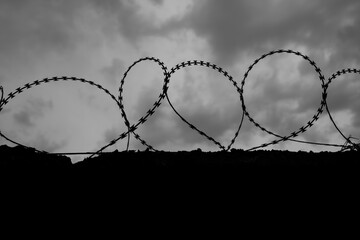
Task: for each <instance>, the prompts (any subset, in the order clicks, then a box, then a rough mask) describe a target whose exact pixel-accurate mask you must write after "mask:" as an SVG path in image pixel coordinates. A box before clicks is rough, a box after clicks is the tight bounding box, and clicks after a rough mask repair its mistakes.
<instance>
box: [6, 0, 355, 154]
mask: <svg viewBox="0 0 360 240" xmlns="http://www.w3.org/2000/svg"><path fill="white" fill-rule="evenodd" d="M359 10H360V2H359V1H357V0H226V1H220V0H181V1H179V0H133V1H132V0H127V1H125V0H101V1H100V0H75V1H70V0H0V31H1V34H0V85H2V86H3V88H4V92H5V95H7V94H8V93H9V92H11V91H14V90H15V89H16V88H17V87H21V86H23V85H24V84H26V83H28V82H32V81H34V80H37V79H39V80H40V79H43V78H45V77H54V76H74V77H79V78H85V79H87V80H90V81H94V82H96V83H98V84H101V85H102V86H104V87H105V88H107V89H109V91H110V92H111V93H112V94H114V95H115V96H118V88H119V86H120V80H121V78H122V75H123V73H124V72H125V71H126V69H127V68H128V67H129V66H130V65H131V64H132V63H133V62H134V61H136V60H137V59H139V58H142V57H146V56H153V57H156V58H159V59H160V60H161V61H163V62H164V63H165V64H166V66H167V67H168V68H171V67H173V66H174V65H176V64H177V63H180V62H182V61H187V60H194V59H196V60H204V61H210V62H212V63H215V64H217V65H219V66H221V67H222V68H224V69H225V70H227V71H228V72H229V74H231V75H232V76H233V78H234V80H235V81H237V82H238V84H239V85H240V83H241V81H242V79H243V75H244V73H245V72H246V70H247V67H248V66H249V65H251V64H252V62H253V61H254V60H255V59H257V58H258V57H260V56H261V55H262V54H264V53H267V52H269V51H271V50H276V49H283V48H284V49H293V50H296V51H301V52H302V53H304V54H306V55H308V56H309V57H310V58H311V59H313V60H314V61H315V62H316V63H317V65H318V66H319V67H320V68H321V69H322V71H323V74H324V75H325V78H326V79H327V78H328V77H330V76H331V74H332V73H334V72H336V71H338V70H340V69H343V68H348V67H351V68H359V66H360V45H359V44H358V42H359V41H360V31H359V28H358V26H359V25H358V23H359V21H360V19H359V14H358V12H359ZM359 77H360V76H358V75H355V74H347V75H344V76H342V77H340V78H337V79H336V80H335V81H334V82H333V83H332V84H331V85H330V87H329V90H328V92H329V97H328V104H329V108H330V109H331V111H332V114H333V117H334V119H335V121H336V122H337V123H338V126H339V127H340V128H341V130H343V132H344V134H345V135H350V134H351V135H352V136H354V137H360V131H359V126H360V104H359V103H360V102H359V101H358V99H359V95H360V82H359ZM162 84H163V73H162V70H161V68H160V67H159V65H158V64H156V63H155V62H151V61H147V62H141V63H140V64H138V65H136V66H135V67H134V68H133V69H132V70H131V71H130V72H129V74H128V77H127V78H126V80H125V85H124V91H125V93H124V104H125V110H126V112H127V115H128V118H129V121H130V122H132V123H135V122H136V121H137V120H138V119H139V118H140V117H141V116H142V115H144V114H145V113H146V111H147V109H149V108H150V107H151V106H152V104H153V103H154V102H155V101H156V100H157V97H158V95H159V94H160V93H161V90H162ZM321 92H322V89H321V83H320V80H319V79H318V78H317V74H316V72H315V70H314V67H312V66H311V65H310V64H309V63H308V62H307V61H305V60H304V59H302V58H301V57H299V56H296V55H290V54H277V55H273V56H271V57H268V58H266V59H264V60H263V61H261V62H260V63H259V64H257V65H256V66H255V67H254V69H253V70H252V71H251V72H250V74H249V77H248V79H247V80H246V83H245V86H244V99H245V103H246V106H247V109H248V111H249V113H250V115H251V116H252V117H253V118H254V119H255V120H256V121H257V122H258V123H260V124H261V125H262V126H263V127H265V128H267V129H268V130H270V131H272V132H274V133H277V134H281V135H287V134H289V133H291V132H292V131H295V130H297V129H298V128H299V127H301V126H302V125H304V124H305V123H306V122H308V121H309V120H311V118H312V116H313V115H314V114H315V112H316V110H317V108H318V107H319V106H320V101H321ZM168 94H169V98H170V99H171V102H172V103H173V104H174V106H175V108H176V109H177V110H178V111H179V112H180V113H181V114H182V115H183V116H184V117H185V118H186V119H187V120H188V121H189V122H191V123H193V124H194V125H196V126H197V127H198V128H200V129H201V130H203V131H204V132H206V133H207V134H208V135H209V136H211V137H213V138H215V139H216V140H217V141H219V142H221V143H223V144H224V145H228V144H229V143H230V140H231V138H232V137H233V135H234V132H235V130H236V129H237V126H238V124H239V120H240V117H241V114H242V109H241V104H240V100H239V95H238V93H237V91H236V89H235V88H234V87H233V86H232V85H231V83H230V82H229V80H228V79H227V78H225V77H223V76H222V75H221V74H219V73H218V72H215V71H213V70H210V69H208V68H204V67H187V68H183V69H181V70H179V71H177V72H176V73H175V74H174V75H173V76H172V78H171V80H170V84H169V91H168ZM0 119H1V120H0V129H1V131H2V132H3V133H5V134H6V135H7V136H8V137H10V138H11V139H13V140H15V141H19V142H21V143H23V144H25V145H28V146H31V147H36V148H38V149H41V150H46V151H51V152H77V151H94V150H97V149H99V148H100V147H101V146H103V145H105V144H106V143H107V142H109V141H111V140H112V139H114V138H116V137H117V136H118V135H120V134H121V133H122V132H123V131H125V130H126V127H125V124H124V123H123V120H122V118H121V115H120V111H119V109H118V107H117V105H116V103H115V102H114V101H113V100H112V99H111V98H110V97H109V96H108V95H106V94H104V92H101V91H99V90H98V89H97V88H94V87H92V86H90V85H85V84H81V83H67V82H57V83H49V84H43V85H40V86H38V87H36V88H33V89H31V90H29V91H25V92H24V93H22V94H20V95H19V96H18V97H16V98H15V99H14V100H12V101H10V102H9V103H8V104H7V105H6V106H5V107H4V109H3V111H1V112H0ZM138 133H139V134H140V135H141V136H142V137H143V139H144V140H146V141H147V142H148V143H149V144H151V145H152V146H154V147H155V148H156V149H159V150H174V151H175V150H191V149H196V148H198V147H200V148H202V149H204V150H218V148H217V146H216V145H215V144H213V143H212V142H209V141H208V140H206V139H205V138H204V137H202V136H200V135H199V134H197V133H196V132H194V131H193V130H191V129H190V128H188V126H187V125H186V124H184V123H183V122H182V121H181V120H180V119H179V117H178V116H176V115H175V113H174V112H173V111H172V110H171V109H170V107H169V104H168V103H167V102H166V101H163V103H162V105H161V107H160V108H159V109H157V112H156V113H155V115H153V116H152V117H151V118H149V120H148V122H146V123H145V124H144V125H142V126H141V127H140V128H139V130H138ZM274 139H276V138H275V137H273V136H269V135H266V134H264V133H263V132H261V130H259V129H258V128H256V127H255V126H253V124H251V123H250V122H249V121H248V120H245V122H244V125H243V127H242V129H241V131H240V135H239V137H238V139H237V140H236V143H235V145H234V147H236V148H242V149H247V148H250V147H254V146H257V145H259V144H262V143H265V142H268V141H271V140H274ZM298 139H300V140H307V141H316V142H323V143H336V144H343V143H344V139H343V138H341V136H340V135H339V133H338V132H337V131H336V129H335V128H334V127H333V125H332V124H331V122H330V121H329V118H328V116H327V114H322V115H321V118H320V120H319V121H318V122H317V123H316V124H315V125H314V126H313V127H312V128H310V130H309V131H308V132H307V133H306V134H303V135H301V136H300V137H298ZM5 143H6V144H9V143H7V142H6V141H5V140H4V139H0V144H5ZM125 146H126V141H125V140H122V141H119V142H118V143H117V144H116V145H115V146H114V147H112V148H109V149H108V150H110V151H111V150H114V149H118V150H119V151H121V150H124V148H125ZM130 148H131V149H140V150H143V149H144V147H143V146H142V145H141V144H140V143H139V142H138V141H136V140H135V139H134V138H132V140H131V145H130ZM271 148H275V149H289V150H314V151H322V150H337V149H336V148H329V147H317V146H309V145H306V144H299V143H296V144H295V143H286V144H279V145H276V146H273V147H271Z"/></svg>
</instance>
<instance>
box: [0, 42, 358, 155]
mask: <svg viewBox="0 0 360 240" xmlns="http://www.w3.org/2000/svg"><path fill="white" fill-rule="evenodd" d="M275 54H294V55H296V56H299V57H301V58H302V59H304V60H306V61H307V62H308V63H309V64H310V65H311V66H312V67H313V68H314V69H315V72H316V73H317V75H318V78H319V80H320V84H321V88H322V93H321V101H320V106H319V108H318V109H317V110H316V112H315V113H314V115H313V116H312V118H311V119H310V120H309V121H308V122H307V123H306V124H305V125H303V126H301V127H300V128H299V129H297V130H296V131H293V132H291V133H290V134H289V135H287V136H281V135H279V134H277V133H274V132H272V131H270V130H268V129H266V128H265V127H263V126H261V125H260V124H259V123H258V122H257V121H255V119H254V118H253V117H252V116H251V115H250V113H249V112H248V108H247V107H246V104H245V99H244V87H245V82H246V80H247V78H248V77H249V75H250V72H251V70H253V69H254V67H255V65H257V64H258V63H259V62H260V61H261V60H263V59H265V58H266V57H269V56H272V55H275ZM143 61H153V62H155V63H157V64H158V65H159V66H160V67H161V69H162V71H163V75H164V80H163V86H162V91H161V93H160V95H159V97H158V99H157V100H156V101H155V103H153V105H152V107H151V108H150V109H149V110H148V111H147V112H146V113H145V115H144V116H142V117H141V118H140V119H139V120H138V121H137V122H136V123H135V124H132V123H130V121H129V119H128V117H127V114H126V111H125V107H124V96H123V93H124V84H125V79H126V77H127V76H128V74H129V72H130V71H131V70H132V68H133V67H134V66H135V65H137V64H138V63H140V62H143ZM186 67H205V68H210V69H212V70H215V71H217V72H219V73H220V74H221V75H223V76H224V77H226V78H227V79H228V80H229V81H230V83H231V84H232V85H233V87H234V88H235V90H236V91H237V93H238V94H239V100H240V103H241V108H242V114H241V117H240V118H239V125H238V127H237V130H236V131H235V134H234V137H233V138H232V139H231V141H230V144H229V145H228V146H223V145H222V144H221V143H220V142H218V141H217V140H215V139H214V138H213V137H211V136H209V135H207V134H206V133H205V132H203V131H202V130H200V129H199V128H197V127H196V126H195V125H193V124H192V123H190V122H189V121H188V120H186V119H185V118H184V117H183V116H182V115H181V114H180V113H179V112H178V111H177V110H176V108H175V107H174V105H173V104H172V102H171V101H170V98H169V95H168V89H169V83H170V79H171V76H172V75H173V74H175V72H176V71H178V70H180V69H182V68H186ZM347 73H356V74H360V70H359V69H350V68H348V69H343V70H340V71H337V72H336V73H334V74H332V75H331V77H330V78H329V79H328V81H327V83H325V77H324V75H323V74H322V71H321V69H320V68H319V67H318V66H317V65H316V63H315V62H314V61H313V60H311V59H310V58H309V57H308V56H306V55H304V54H302V53H300V52H298V51H294V50H290V49H279V50H276V51H271V52H269V53H266V54H264V55H262V56H261V57H259V58H257V59H256V60H255V61H254V62H253V63H252V64H251V65H250V66H249V67H248V69H247V71H246V72H245V74H244V76H243V79H242V81H241V84H240V87H239V86H238V84H237V82H236V81H235V80H234V78H233V77H232V76H231V75H230V74H229V73H228V72H227V71H225V70H224V69H223V68H221V67H219V66H217V65H216V64H212V63H210V62H205V61H199V60H192V61H184V62H182V63H179V64H177V65H175V66H174V67H172V68H171V70H170V71H168V68H167V67H166V66H165V64H164V63H163V62H162V61H161V60H160V59H158V58H154V57H144V58H140V59H139V60H137V61H135V62H134V63H133V64H132V65H130V66H129V67H128V69H127V70H126V71H125V73H124V75H123V77H122V79H121V81H120V87H119V96H118V99H117V98H116V97H115V96H114V95H112V94H111V93H110V91H109V90H107V89H106V88H104V87H103V86H101V85H99V84H97V83H95V82H92V81H88V80H85V79H83V78H76V77H66V76H63V77H53V78H44V79H43V80H36V81H34V82H32V83H27V84H25V85H24V86H22V87H19V88H17V89H16V90H15V91H13V92H10V93H9V94H8V95H7V97H6V98H4V90H3V87H2V86H0V92H1V98H0V112H1V111H2V109H3V107H4V106H5V105H6V104H8V103H9V101H10V100H12V99H14V98H15V97H17V96H18V95H19V94H20V93H22V92H23V91H25V90H29V89H31V88H33V87H35V86H39V85H41V84H45V83H51V82H58V81H67V82H80V83H83V84H89V85H90V86H93V87H96V88H98V89H99V90H101V91H102V92H105V93H106V94H107V95H108V96H109V97H110V98H111V99H112V100H113V101H114V102H115V103H116V104H117V106H118V107H119V109H120V112H121V116H122V118H123V120H124V123H125V125H126V127H127V131H125V132H123V133H121V134H120V135H118V137H117V138H115V139H113V140H112V141H110V142H109V143H107V144H106V145H105V146H103V147H101V148H100V149H99V150H97V151H95V152H89V153H62V154H63V155H72V154H87V155H90V156H89V157H88V158H91V157H93V156H96V155H99V154H100V153H102V152H103V151H104V150H105V149H106V148H108V147H110V146H112V145H114V144H115V143H116V142H118V141H119V140H122V139H124V138H126V137H127V138H128V142H127V148H126V150H129V142H130V135H131V134H133V135H134V137H135V139H137V140H138V141H140V143H141V144H142V145H144V146H146V147H147V149H149V150H152V151H157V150H156V149H155V148H154V147H153V146H151V145H150V144H149V143H148V142H147V141H146V140H144V139H143V138H141V137H140V135H139V134H138V133H136V130H137V129H138V128H139V126H140V125H142V124H144V123H145V122H146V121H147V120H148V119H149V117H151V116H152V115H154V114H155V112H156V109H157V108H159V107H160V105H161V103H162V100H163V99H164V98H166V100H167V102H168V103H169V105H170V107H171V109H172V110H173V111H174V113H175V114H176V115H177V116H178V117H179V118H180V119H181V120H182V121H183V122H184V123H186V124H187V125H188V126H189V127H190V128H191V129H193V130H194V131H196V132H198V134H200V135H201V136H203V137H204V138H206V139H207V140H209V141H211V142H213V143H214V144H215V145H217V146H218V147H219V148H220V150H222V151H229V150H230V149H231V147H232V145H233V144H234V143H235V141H236V139H237V137H238V136H239V133H240V130H241V127H242V125H243V121H244V118H245V116H246V117H247V119H248V120H249V121H250V122H251V123H252V124H254V125H255V126H256V127H257V128H259V129H260V130H261V131H263V132H265V133H266V134H268V135H272V136H274V137H276V138H277V139H275V140H273V141H271V142H268V143H263V144H261V145H259V146H255V147H252V148H250V149H247V151H253V150H256V149H261V148H264V147H267V146H271V145H275V144H278V143H280V142H286V141H293V142H298V143H306V144H312V145H322V146H331V147H338V148H341V149H340V151H345V150H356V151H358V150H360V147H359V144H358V143H355V142H354V141H352V139H356V140H358V139H357V138H354V137H351V136H349V137H346V136H345V134H344V133H343V132H342V131H341V130H340V128H339V127H338V126H337V124H336V122H335V120H334V118H333V117H332V115H331V112H330V109H329V106H328V103H327V97H328V94H327V89H328V88H329V85H330V84H331V82H332V81H334V80H335V79H336V78H337V77H339V76H341V75H343V74H347ZM324 108H325V110H326V112H327V114H328V116H329V119H330V120H331V122H332V123H333V125H334V127H335V128H336V130H337V131H338V132H339V133H340V135H341V136H342V137H343V138H344V139H345V144H343V145H339V144H331V143H319V142H310V141H302V140H297V139H294V138H296V137H298V136H299V135H301V134H303V133H305V132H306V131H307V130H309V129H310V127H312V126H313V125H314V124H315V122H316V121H317V120H318V119H319V117H320V115H321V114H322V113H323V112H324ZM0 136H1V137H3V138H4V139H6V140H7V141H9V142H11V143H13V144H15V145H19V146H22V147H25V148H30V147H28V146H25V145H23V144H21V143H18V142H16V141H14V140H12V139H10V138H8V137H7V136H6V135H5V134H3V133H2V132H1V131H0ZM35 151H37V152H42V153H47V152H45V151H42V150H38V149H35ZM48 154H59V153H48Z"/></svg>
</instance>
